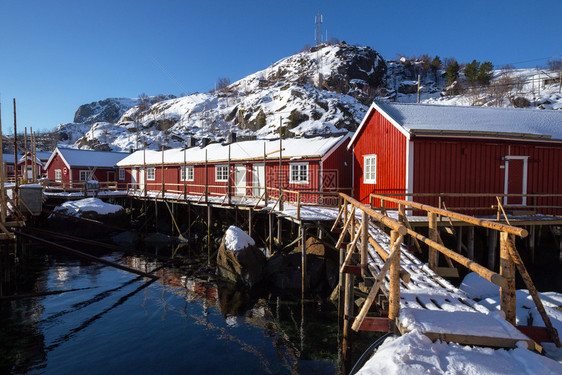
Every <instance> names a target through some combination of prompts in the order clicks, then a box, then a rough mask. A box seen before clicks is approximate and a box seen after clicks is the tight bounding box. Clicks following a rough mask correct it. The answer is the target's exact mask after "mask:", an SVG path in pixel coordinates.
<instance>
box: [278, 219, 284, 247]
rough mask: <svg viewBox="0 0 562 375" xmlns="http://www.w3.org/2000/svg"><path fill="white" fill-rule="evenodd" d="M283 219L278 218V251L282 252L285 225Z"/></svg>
mask: <svg viewBox="0 0 562 375" xmlns="http://www.w3.org/2000/svg"><path fill="white" fill-rule="evenodd" d="M281 220H282V219H281V217H280V216H278V217H277V250H281V247H282V246H283V244H282V238H283V223H282V221H281Z"/></svg>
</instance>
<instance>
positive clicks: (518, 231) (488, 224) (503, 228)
mask: <svg viewBox="0 0 562 375" xmlns="http://www.w3.org/2000/svg"><path fill="white" fill-rule="evenodd" d="M372 195H373V197H375V198H377V199H381V200H384V201H388V202H392V203H396V204H403V205H404V206H407V207H412V208H416V209H418V210H422V211H427V212H432V213H434V214H437V215H441V216H446V217H450V218H453V219H456V220H461V221H464V222H466V223H470V224H473V225H477V226H481V227H484V228H489V229H495V230H497V231H500V232H507V233H510V234H515V235H516V236H519V237H522V238H524V237H526V236H527V235H528V234H529V232H528V231H527V230H525V229H523V228H517V227H513V226H511V225H505V224H501V223H496V222H492V221H488V220H483V219H477V218H475V217H473V216H468V215H464V214H460V213H457V212H453V211H448V210H443V209H441V208H437V207H433V206H430V205H427V204H423V203H417V202H413V201H406V200H402V199H396V198H391V197H386V196H383V195H379V194H372Z"/></svg>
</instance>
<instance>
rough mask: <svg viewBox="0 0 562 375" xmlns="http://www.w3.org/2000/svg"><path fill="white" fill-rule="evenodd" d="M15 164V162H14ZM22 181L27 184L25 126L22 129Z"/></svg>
mask: <svg viewBox="0 0 562 375" xmlns="http://www.w3.org/2000/svg"><path fill="white" fill-rule="evenodd" d="M16 164H17V161H16ZM22 177H23V180H24V181H25V183H26V184H27V183H28V182H27V126H25V127H24V128H23V173H22Z"/></svg>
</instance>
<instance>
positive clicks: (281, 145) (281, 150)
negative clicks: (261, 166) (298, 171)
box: [279, 117, 283, 211]
mask: <svg viewBox="0 0 562 375" xmlns="http://www.w3.org/2000/svg"><path fill="white" fill-rule="evenodd" d="M282 160H283V117H279V210H280V211H283V192H282V190H281V179H282V178H283V172H282V169H281V167H282V165H281V161H282Z"/></svg>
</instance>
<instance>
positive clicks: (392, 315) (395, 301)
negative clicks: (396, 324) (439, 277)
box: [388, 230, 437, 320]
mask: <svg viewBox="0 0 562 375" xmlns="http://www.w3.org/2000/svg"><path fill="white" fill-rule="evenodd" d="M401 238H403V237H402V236H401V235H400V233H398V231H396V230H393V231H392V232H390V243H391V244H392V245H391V247H395V246H398V249H400V245H401V243H398V244H397V241H400V239H401ZM436 251H437V250H436ZM388 294H389V297H388V302H389V305H388V318H389V319H390V320H394V319H396V318H398V313H399V311H400V250H398V253H397V254H396V255H395V256H394V257H393V258H392V260H391V263H390V275H389V286H388Z"/></svg>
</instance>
